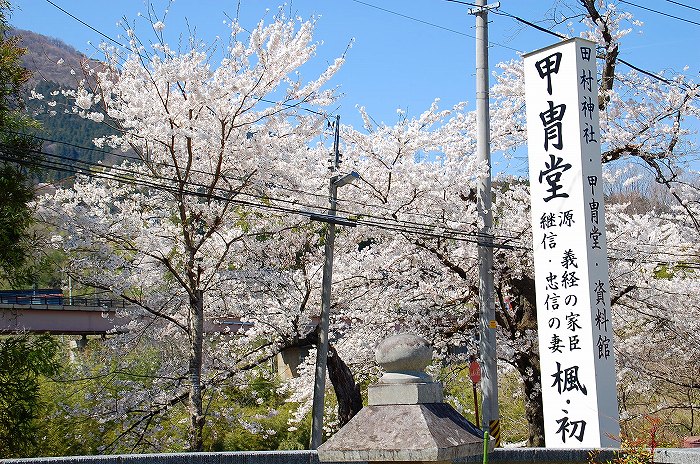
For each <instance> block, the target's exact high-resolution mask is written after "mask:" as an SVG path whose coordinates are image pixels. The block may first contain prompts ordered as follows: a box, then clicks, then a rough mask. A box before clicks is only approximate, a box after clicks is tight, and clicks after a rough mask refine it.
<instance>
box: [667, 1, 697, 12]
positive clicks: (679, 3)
mask: <svg viewBox="0 0 700 464" xmlns="http://www.w3.org/2000/svg"><path fill="white" fill-rule="evenodd" d="M666 1H667V2H669V3H675V4H676V5H680V6H683V7H686V8H690V9H691V10H696V11H700V8H697V7H694V6H690V5H686V4H685V3H681V2H675V1H673V0H666Z"/></svg>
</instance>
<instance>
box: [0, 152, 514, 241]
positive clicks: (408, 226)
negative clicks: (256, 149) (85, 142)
mask: <svg viewBox="0 0 700 464" xmlns="http://www.w3.org/2000/svg"><path fill="white" fill-rule="evenodd" d="M31 151H32V152H34V153H36V154H40V155H44V156H49V157H56V156H55V155H52V154H50V153H46V152H43V151H40V150H31ZM57 158H58V159H61V157H57ZM0 159H3V160H5V161H10V162H15V163H18V164H24V165H30V166H34V167H38V168H44V169H51V170H57V171H62V172H71V173H74V174H84V175H87V176H89V177H93V178H97V179H102V180H108V181H115V182H120V183H127V184H130V185H136V186H142V187H148V188H153V189H155V190H161V191H165V192H168V193H172V194H175V195H187V196H194V197H201V198H206V199H211V200H218V201H227V202H231V203H234V204H238V205H241V206H247V207H251V208H255V209H262V210H269V211H273V212H277V213H283V214H291V215H297V216H302V217H310V216H312V215H314V214H320V215H323V213H325V208H321V207H319V206H316V205H301V206H307V207H310V208H312V210H310V211H309V210H302V209H298V208H292V207H286V206H280V205H277V204H274V203H272V202H271V201H281V202H283V203H285V202H286V203H292V204H293V205H299V203H298V202H293V201H289V200H281V199H279V198H271V197H267V196H256V195H252V194H243V195H248V196H251V197H253V198H257V199H261V200H262V199H264V200H268V202H267V203H258V202H254V201H249V200H244V199H238V198H233V197H231V196H230V194H231V192H229V191H224V192H225V193H226V194H227V195H220V194H215V193H211V194H208V193H205V192H202V191H197V190H190V189H187V188H185V187H186V186H189V187H192V186H194V187H202V186H203V185H201V184H195V183H191V182H189V183H187V184H184V185H180V186H167V185H164V184H162V183H156V182H153V181H151V180H147V179H148V178H151V179H152V177H151V176H148V175H147V174H143V173H136V172H133V171H128V170H125V171H124V172H117V173H111V172H110V173H105V172H99V171H89V172H83V171H81V169H80V168H77V167H75V166H73V165H71V164H70V163H65V162H63V161H55V160H54V161H52V160H49V161H41V160H26V159H19V158H16V157H12V156H8V155H7V154H0ZM83 163H84V164H86V165H88V166H90V165H92V166H97V167H100V168H104V167H105V166H103V165H100V164H95V163H90V162H83ZM135 174H138V175H140V176H145V177H146V178H147V179H137V178H136V177H135V176H134V175H135ZM161 180H162V179H161ZM172 181H175V180H172ZM214 190H217V191H221V190H223V189H214ZM240 194H242V193H241V192H236V193H235V195H240ZM314 210H315V211H319V210H320V212H315V211H314ZM351 221H352V222H354V223H356V224H358V225H365V226H368V227H371V228H375V229H382V230H387V231H393V232H402V233H406V234H409V235H420V236H427V237H431V238H443V239H449V240H456V241H464V242H471V243H480V242H481V238H480V235H479V234H473V233H469V232H465V231H461V230H456V229H450V228H446V227H443V226H441V225H430V224H419V223H410V222H408V221H403V222H400V223H396V222H394V221H389V220H387V219H386V218H376V219H372V218H368V217H367V216H365V217H362V216H359V217H358V218H357V219H351ZM490 237H491V239H493V238H499V237H495V236H490ZM506 239H507V240H512V238H511V237H508V238H506ZM493 246H494V248H506V249H515V248H522V247H516V246H513V245H507V244H505V243H503V244H494V245H493ZM523 249H525V248H523Z"/></svg>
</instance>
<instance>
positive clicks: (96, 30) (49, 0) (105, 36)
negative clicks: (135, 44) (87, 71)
mask: <svg viewBox="0 0 700 464" xmlns="http://www.w3.org/2000/svg"><path fill="white" fill-rule="evenodd" d="M46 2H47V3H48V4H50V5H52V6H54V7H55V8H56V9H58V10H59V11H61V12H63V13H65V14H67V15H68V16H70V17H71V18H73V19H75V20H76V21H78V22H79V23H80V24H82V25H83V26H85V27H87V28H89V29H91V30H93V31H95V32H97V33H98V34H100V35H101V36H102V37H104V38H105V39H107V40H109V41H110V42H112V43H114V44H116V45H119V46H120V47H122V48H127V47H125V46H124V44H122V43H121V42H119V41H118V40H115V39H113V38H112V37H110V36H108V35H107V34H105V33H104V32H102V31H100V30H99V29H96V28H94V27H92V26H91V25H89V24H88V23H86V22H85V21H83V20H82V19H80V18H78V17H77V16H75V15H74V14H72V13H69V12H68V11H66V10H64V9H63V8H61V7H60V6H58V5H57V4H55V3H54V2H52V1H51V0H46Z"/></svg>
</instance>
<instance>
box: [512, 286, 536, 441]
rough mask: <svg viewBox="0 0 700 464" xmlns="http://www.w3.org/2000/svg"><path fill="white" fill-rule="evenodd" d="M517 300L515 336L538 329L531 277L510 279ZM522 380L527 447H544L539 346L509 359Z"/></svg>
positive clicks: (534, 346)
mask: <svg viewBox="0 0 700 464" xmlns="http://www.w3.org/2000/svg"><path fill="white" fill-rule="evenodd" d="M509 283H510V286H511V289H512V292H513V296H515V297H516V301H517V303H516V311H515V314H514V316H513V317H514V322H515V324H514V326H513V327H512V330H513V332H514V333H513V337H517V336H518V335H517V333H518V332H522V331H526V330H535V331H536V330H537V306H536V305H535V298H536V296H535V281H534V280H533V279H532V278H531V277H528V276H524V277H523V278H521V279H513V278H511V279H509ZM508 362H510V363H511V364H512V365H513V366H514V367H515V368H516V369H517V370H518V373H519V374H520V378H521V379H522V380H523V393H524V395H525V417H526V418H527V424H528V440H527V444H528V446H544V414H543V411H542V388H541V387H540V385H541V382H542V374H541V371H540V355H539V352H538V347H537V345H536V344H535V345H531V346H530V347H529V348H528V350H527V351H521V352H518V353H516V355H515V357H514V359H511V360H508Z"/></svg>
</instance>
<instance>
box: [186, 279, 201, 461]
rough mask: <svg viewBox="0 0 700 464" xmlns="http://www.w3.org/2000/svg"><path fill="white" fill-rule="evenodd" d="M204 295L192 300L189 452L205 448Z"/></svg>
mask: <svg viewBox="0 0 700 464" xmlns="http://www.w3.org/2000/svg"><path fill="white" fill-rule="evenodd" d="M203 297H204V293H203V292H202V290H196V291H195V292H194V295H193V297H192V298H191V299H190V309H191V314H190V316H191V317H190V366H189V376H190V382H191V385H190V398H189V413H190V431H189V450H190V451H202V450H203V448H204V441H203V433H202V432H203V429H204V409H203V406H202V404H203V403H202V359H203V354H202V352H203V347H204V302H203Z"/></svg>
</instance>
